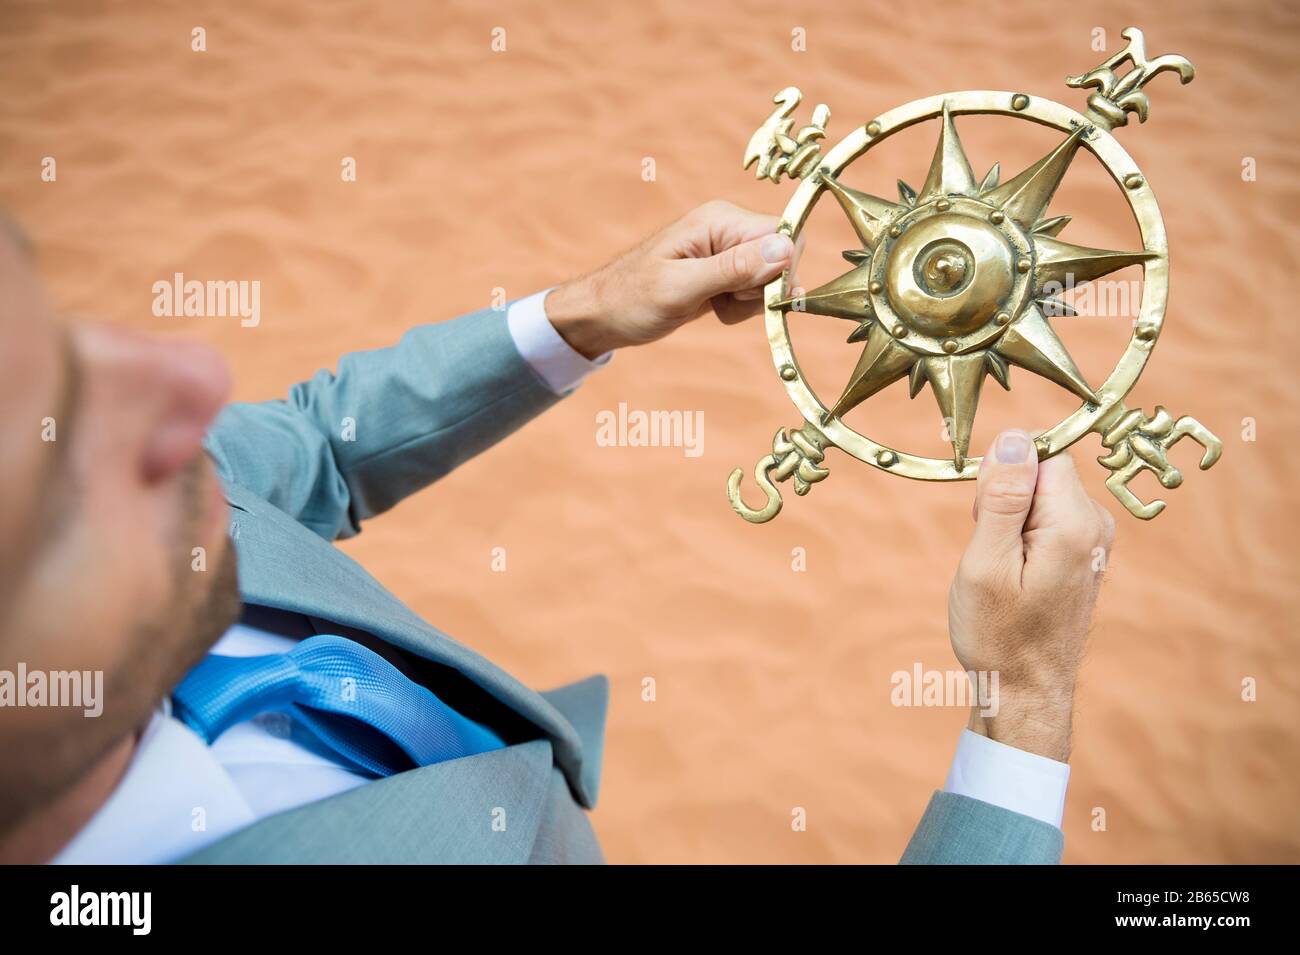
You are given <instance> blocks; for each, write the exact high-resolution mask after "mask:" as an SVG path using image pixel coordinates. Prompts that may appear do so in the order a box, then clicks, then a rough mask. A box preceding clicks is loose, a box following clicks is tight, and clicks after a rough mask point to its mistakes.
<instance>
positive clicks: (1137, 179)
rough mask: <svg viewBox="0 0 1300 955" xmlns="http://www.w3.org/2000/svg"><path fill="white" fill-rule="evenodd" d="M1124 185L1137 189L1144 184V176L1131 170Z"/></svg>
mask: <svg viewBox="0 0 1300 955" xmlns="http://www.w3.org/2000/svg"><path fill="white" fill-rule="evenodd" d="M1124 185H1125V186H1127V187H1128V188H1129V189H1136V188H1138V187H1139V186H1141V185H1142V177H1141V176H1140V175H1138V174H1137V173H1135V172H1131V173H1129V174H1128V175H1127V176H1125V177H1124Z"/></svg>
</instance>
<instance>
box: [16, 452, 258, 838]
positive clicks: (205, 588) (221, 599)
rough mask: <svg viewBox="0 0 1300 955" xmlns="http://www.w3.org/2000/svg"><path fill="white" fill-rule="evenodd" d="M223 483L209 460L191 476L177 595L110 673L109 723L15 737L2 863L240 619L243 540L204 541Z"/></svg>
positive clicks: (57, 718)
mask: <svg viewBox="0 0 1300 955" xmlns="http://www.w3.org/2000/svg"><path fill="white" fill-rule="evenodd" d="M215 481H217V477H216V473H215V469H214V468H213V467H212V466H211V464H210V463H209V462H208V460H207V459H206V458H203V457H201V458H199V459H197V460H196V461H195V462H194V463H193V464H192V465H191V466H190V467H188V468H187V469H186V471H185V472H184V474H183V475H182V476H181V485H180V501H179V514H180V517H179V519H178V520H177V522H176V530H175V532H174V533H173V535H172V539H171V540H170V541H168V542H167V550H168V553H169V554H171V555H173V556H172V558H171V560H169V561H168V563H169V565H170V566H171V570H170V572H169V576H170V580H169V584H170V586H169V587H168V596H167V598H166V600H164V601H163V602H162V604H161V605H160V606H159V607H157V608H156V609H155V610H154V611H153V612H152V613H151V614H150V615H149V617H148V618H146V619H143V620H140V621H138V622H137V623H136V625H135V626H134V628H133V629H132V631H131V633H130V636H129V638H128V640H127V641H126V644H127V649H126V650H125V652H124V653H123V654H122V655H121V656H119V657H118V658H117V659H116V660H115V661H114V665H113V667H112V668H111V669H108V668H106V669H105V671H104V688H103V694H102V697H101V699H102V700H103V701H104V703H105V706H104V710H103V713H102V715H101V716H100V718H98V719H94V720H85V719H84V718H83V717H82V715H81V713H80V712H78V711H75V710H69V711H68V712H67V713H64V711H63V710H56V709H53V708H51V709H49V710H44V711H41V712H42V714H45V715H48V716H50V717H51V719H45V720H41V722H40V724H39V725H34V726H31V727H30V728H29V730H28V731H27V732H25V733H23V734H21V735H16V736H14V737H13V738H6V739H5V745H6V752H5V761H6V762H5V764H0V857H3V856H4V855H5V851H4V850H5V842H6V836H8V835H9V833H10V832H11V830H13V829H15V828H16V827H18V826H19V825H20V823H21V822H22V821H23V820H24V819H25V818H27V817H28V816H31V817H33V818H34V817H36V816H38V815H39V814H40V810H41V807H42V806H45V805H48V804H50V803H51V802H52V801H53V800H55V799H57V798H59V797H61V796H62V795H63V794H64V793H66V792H67V791H69V790H70V789H71V788H72V787H73V786H75V785H77V784H78V783H79V782H80V781H81V780H82V779H83V778H84V777H86V775H87V774H88V773H89V772H90V771H91V770H92V769H93V768H94V767H96V766H97V765H98V764H99V763H100V762H101V761H102V760H103V759H104V757H105V756H106V755H107V754H108V753H110V752H111V751H113V750H114V749H115V748H117V747H120V746H121V744H122V743H123V741H124V740H126V739H128V738H130V737H131V736H132V735H133V734H138V733H139V732H140V731H141V730H142V729H143V727H144V726H146V725H147V724H148V721H149V719H150V714H151V713H152V712H154V711H155V710H156V709H157V707H158V705H159V702H160V701H161V700H162V699H164V698H165V697H167V696H169V695H170V694H171V691H172V689H173V688H174V687H175V686H176V684H177V683H179V682H180V681H181V679H182V678H183V677H184V676H185V674H186V673H188V672H189V671H190V670H191V669H192V668H193V667H194V665H195V664H197V663H198V662H199V661H200V660H201V659H202V658H203V657H204V655H205V654H207V652H208V651H209V650H210V649H211V647H212V645H213V644H214V643H216V641H217V640H218V639H219V638H220V637H221V635H222V634H223V633H225V631H226V630H227V629H228V628H229V627H230V625H231V624H232V623H234V622H235V621H236V620H237V619H238V618H239V612H240V607H241V600H240V596H239V582H238V558H237V556H236V553H235V547H234V542H233V541H231V540H230V538H229V537H228V536H226V535H225V534H224V533H223V534H222V535H221V536H220V537H218V538H217V540H215V541H212V540H204V537H203V535H204V534H209V535H211V534H212V530H211V523H212V522H211V511H210V505H207V506H205V502H207V501H210V500H211V497H210V495H211V492H212V483H213V482H215ZM199 543H202V544H203V546H204V547H205V548H206V549H207V552H208V554H209V555H210V556H211V557H212V560H211V566H208V567H207V568H206V569H204V570H202V571H199V570H197V569H196V568H195V567H194V564H193V561H194V559H195V557H194V553H193V551H194V548H195V546H196V545H198V544H199ZM214 551H215V552H216V553H215V554H214V553H213V552H214ZM31 712H33V713H35V712H36V711H31ZM65 717H66V718H65ZM15 773H17V775H14V774H15ZM30 861H45V860H44V859H41V860H30Z"/></svg>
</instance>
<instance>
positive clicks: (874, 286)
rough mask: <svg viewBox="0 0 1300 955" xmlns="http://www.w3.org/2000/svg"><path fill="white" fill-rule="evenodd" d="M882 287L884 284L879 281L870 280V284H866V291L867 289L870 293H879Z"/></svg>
mask: <svg viewBox="0 0 1300 955" xmlns="http://www.w3.org/2000/svg"><path fill="white" fill-rule="evenodd" d="M883 289H884V286H883V285H881V284H880V283H879V282H872V283H871V284H870V285H868V286H867V291H869V292H870V293H871V294H872V295H879V294H880V293H881V291H882V290H883Z"/></svg>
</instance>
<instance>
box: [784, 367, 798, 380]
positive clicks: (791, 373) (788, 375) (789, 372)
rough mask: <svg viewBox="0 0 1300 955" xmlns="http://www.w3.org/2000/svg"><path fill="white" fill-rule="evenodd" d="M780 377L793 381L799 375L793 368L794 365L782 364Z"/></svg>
mask: <svg viewBox="0 0 1300 955" xmlns="http://www.w3.org/2000/svg"><path fill="white" fill-rule="evenodd" d="M781 377H782V378H784V379H785V380H786V381H794V380H795V379H796V378H798V377H799V373H798V372H797V371H795V370H794V365H782V366H781Z"/></svg>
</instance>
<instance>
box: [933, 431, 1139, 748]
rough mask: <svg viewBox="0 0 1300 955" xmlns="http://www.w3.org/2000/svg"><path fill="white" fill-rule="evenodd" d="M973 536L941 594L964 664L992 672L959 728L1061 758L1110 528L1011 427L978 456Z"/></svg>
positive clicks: (1071, 473) (1057, 460)
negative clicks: (992, 698)
mask: <svg viewBox="0 0 1300 955" xmlns="http://www.w3.org/2000/svg"><path fill="white" fill-rule="evenodd" d="M974 514H975V521H976V526H975V534H974V536H973V537H972V538H971V541H970V544H969V545H968V546H967V548H966V552H965V553H964V554H963V555H962V558H961V563H960V564H959V565H958V567H957V576H956V578H955V579H954V580H953V583H952V589H951V590H950V591H949V596H948V627H949V633H950V637H951V639H952V647H953V650H954V652H955V653H956V654H957V659H958V661H960V663H961V665H962V666H963V667H964V668H965V669H966V670H976V671H985V672H992V671H997V673H998V699H997V712H996V715H993V716H987V717H986V716H981V715H980V708H979V707H976V708H972V711H971V719H970V724H969V728H970V729H971V731H972V732H976V733H980V734H981V735H983V736H987V737H989V738H990V739H993V740H996V741H998V742H1001V743H1005V744H1007V745H1008V746H1014V747H1016V748H1017V749H1023V750H1026V751H1028V752H1031V753H1037V754H1039V755H1041V756H1047V757H1049V758H1051V759H1055V760H1060V761H1061V762H1065V761H1066V760H1067V759H1068V758H1069V755H1070V722H1071V717H1072V713H1073V709H1074V688H1075V681H1076V678H1077V675H1078V669H1079V663H1080V660H1081V659H1082V657H1083V649H1084V643H1085V641H1086V639H1087V636H1088V629H1089V627H1090V625H1091V623H1092V615H1093V608H1094V607H1095V605H1096V603H1097V593H1098V590H1099V589H1100V587H1101V580H1102V571H1103V570H1104V568H1105V566H1106V562H1107V560H1108V559H1109V556H1110V547H1111V543H1112V541H1113V540H1114V537H1115V519H1114V518H1113V517H1111V515H1110V513H1109V512H1108V511H1107V510H1106V509H1105V508H1103V507H1102V506H1101V505H1100V504H1098V503H1097V502H1096V501H1094V500H1092V499H1091V498H1089V497H1088V495H1087V493H1086V492H1085V491H1084V489H1083V485H1082V484H1081V483H1080V482H1079V476H1078V474H1077V473H1076V471H1075V468H1074V460H1073V459H1072V458H1071V457H1070V455H1069V454H1068V453H1067V454H1058V455H1057V456H1056V457H1053V458H1049V459H1048V460H1046V461H1043V462H1042V463H1041V464H1040V463H1039V461H1038V456H1037V453H1036V451H1035V448H1034V443H1033V439H1032V438H1030V437H1029V436H1028V435H1027V434H1026V433H1025V432H1023V431H1007V432H1003V433H1002V434H1000V435H998V437H997V439H996V440H995V441H994V443H993V446H992V447H991V448H990V449H989V452H988V454H986V455H985V456H984V460H983V463H982V464H981V466H980V473H979V480H978V490H977V492H976V499H975V506H974Z"/></svg>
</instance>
